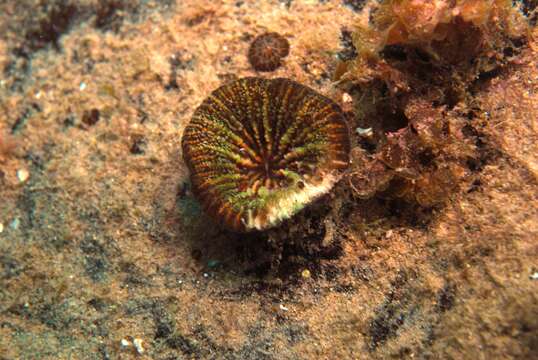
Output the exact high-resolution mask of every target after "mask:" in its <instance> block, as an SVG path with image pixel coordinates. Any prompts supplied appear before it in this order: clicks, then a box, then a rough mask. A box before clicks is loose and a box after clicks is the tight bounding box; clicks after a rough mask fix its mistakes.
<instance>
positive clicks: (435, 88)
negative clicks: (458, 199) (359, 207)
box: [334, 0, 529, 207]
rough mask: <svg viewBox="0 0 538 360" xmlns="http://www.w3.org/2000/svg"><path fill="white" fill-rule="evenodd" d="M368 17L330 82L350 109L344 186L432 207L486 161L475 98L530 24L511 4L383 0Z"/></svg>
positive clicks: (503, 0) (522, 41) (500, 0)
mask: <svg viewBox="0 0 538 360" xmlns="http://www.w3.org/2000/svg"><path fill="white" fill-rule="evenodd" d="M370 15H371V16H370V17H369V20H368V23H366V22H365V21H362V22H358V23H357V24H356V26H355V29H354V32H353V33H352V35H351V36H352V40H353V45H354V50H355V51H354V52H355V53H356V54H357V55H356V57H355V58H354V59H349V60H347V61H342V62H340V63H339V64H338V65H337V68H336V72H335V76H334V78H335V80H337V81H338V85H339V87H340V88H341V89H342V90H344V91H346V92H348V93H349V94H350V95H351V97H352V99H353V100H354V101H353V107H354V111H353V114H354V116H353V117H354V118H353V120H352V121H351V123H352V125H351V126H352V127H353V128H354V130H355V131H354V132H353V133H354V134H356V136H355V138H354V140H356V141H357V143H358V145H360V146H358V147H357V148H355V149H353V151H352V159H353V166H352V169H350V171H349V175H350V176H349V177H348V179H349V183H350V185H351V187H352V189H353V190H354V192H355V193H356V195H358V196H359V197H361V198H368V197H371V196H372V195H373V194H375V193H378V194H381V195H383V196H390V197H398V198H402V199H405V200H407V201H409V202H412V203H418V204H419V205H421V206H424V207H430V206H433V205H436V204H440V203H442V202H443V201H444V200H445V199H446V198H447V196H448V195H449V194H451V193H452V192H453V190H455V189H457V188H458V186H459V184H462V183H463V182H464V181H469V182H470V181H472V178H473V176H474V174H473V173H474V172H476V171H477V169H479V168H480V164H481V162H482V159H486V158H487V157H488V156H489V155H488V153H489V152H488V151H487V150H486V146H484V140H483V138H484V137H483V136H482V135H481V134H480V131H479V129H478V127H479V125H478V124H479V122H480V121H485V120H487V119H485V118H483V117H484V115H483V114H485V113H486V112H485V111H480V108H479V104H478V103H477V102H476V101H474V100H473V97H474V96H475V95H476V93H477V92H478V91H480V89H481V86H482V84H484V83H485V82H486V81H487V80H488V79H491V78H493V77H495V76H497V75H498V74H499V73H500V72H501V71H502V70H503V69H506V68H507V67H508V66H509V65H510V64H511V63H512V62H513V61H514V59H515V56H516V55H517V54H518V53H519V52H521V51H522V50H523V48H524V47H525V46H526V44H527V38H528V35H529V27H528V23H527V21H526V19H525V17H524V16H523V14H522V13H521V12H520V11H519V9H518V8H517V7H515V6H514V5H513V4H512V1H509V0H453V1H448V0H438V1H426V0H387V1H384V2H381V3H379V4H377V5H376V6H375V7H374V9H373V11H371V13H370ZM357 135H358V136H357Z"/></svg>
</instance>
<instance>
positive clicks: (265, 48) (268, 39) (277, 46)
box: [248, 32, 290, 71]
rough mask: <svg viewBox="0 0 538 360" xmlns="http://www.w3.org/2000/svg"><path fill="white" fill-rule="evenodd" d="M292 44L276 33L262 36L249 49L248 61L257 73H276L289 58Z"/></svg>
mask: <svg viewBox="0 0 538 360" xmlns="http://www.w3.org/2000/svg"><path fill="white" fill-rule="evenodd" d="M289 52H290V44H289V42H288V40H286V38H284V37H283V36H282V35H280V34H278V33H276V32H270V33H265V34H262V35H260V36H258V37H256V38H255V39H254V41H253V42H252V44H250V48H249V49H248V60H249V62H250V64H251V65H252V67H253V68H254V69H255V70H257V71H274V70H276V69H277V68H278V67H279V66H281V65H282V58H284V57H286V56H288V54H289Z"/></svg>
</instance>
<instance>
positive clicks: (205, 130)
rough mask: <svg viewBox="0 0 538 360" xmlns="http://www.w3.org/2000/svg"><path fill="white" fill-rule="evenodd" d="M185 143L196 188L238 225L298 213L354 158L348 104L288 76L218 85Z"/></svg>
mask: <svg viewBox="0 0 538 360" xmlns="http://www.w3.org/2000/svg"><path fill="white" fill-rule="evenodd" d="M182 143H183V157H184V159H185V161H186V163H187V165H188V166H189V168H190V170H191V179H192V187H193V192H194V194H195V195H196V196H197V197H198V198H199V199H200V201H201V203H202V205H203V207H204V208H205V210H206V211H207V212H208V213H210V214H211V215H212V216H213V217H214V218H215V219H217V220H218V221H219V222H221V223H222V224H223V225H225V226H227V227H228V228H230V229H232V230H236V231H249V230H255V229H257V230H262V229H266V228H269V227H272V226H275V225H277V224H279V223H280V222H282V221H283V220H285V219H287V218H289V217H291V216H293V215H294V214H295V213H297V212H298V211H300V210H301V209H302V208H303V207H304V206H306V205H307V204H308V203H310V202H311V201H312V200H314V199H316V198H318V197H320V196H321V195H323V194H325V193H327V192H328V191H329V190H330V189H331V188H332V186H333V185H334V184H335V183H336V182H337V181H338V180H339V177H340V176H339V174H340V170H342V169H345V168H346V167H347V166H348V158H349V136H348V129H347V126H346V124H345V122H344V117H343V114H342V112H341V110H340V108H339V107H338V106H337V105H336V104H335V103H334V102H333V101H331V100H330V99H328V98H326V97H324V96H322V95H320V94H318V93H316V92H315V91H314V90H312V89H310V88H307V87H305V86H303V85H300V84H298V83H296V82H293V81H290V80H287V79H274V80H265V79H261V78H244V79H240V80H237V81H234V82H231V83H228V84H227V85H224V86H222V87H220V88H219V89H217V90H215V91H214V92H213V93H212V94H211V96H210V97H208V98H207V99H206V100H205V101H204V102H203V103H202V105H200V107H199V108H198V109H197V110H196V112H195V113H194V115H193V117H192V120H191V122H190V124H189V125H188V126H187V128H186V129H185V132H184V135H183V140H182Z"/></svg>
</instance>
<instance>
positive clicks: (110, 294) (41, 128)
mask: <svg viewBox="0 0 538 360" xmlns="http://www.w3.org/2000/svg"><path fill="white" fill-rule="evenodd" d="M46 3H47V2H41V3H40V2H37V1H36V2H35V3H34V2H33V1H14V0H7V1H1V2H0V69H1V70H2V73H1V75H0V359H2V360H4V359H129V358H139V359H163V360H164V359H381V358H383V359H385V358H420V359H423V358H431V359H438V358H439V359H441V358H442V359H511V358H514V359H515V358H518V359H531V358H533V357H534V358H536V357H537V356H538V279H537V278H538V240H537V239H538V198H537V197H538V184H537V177H538V148H537V145H536V144H537V140H538V139H537V133H538V127H537V120H536V119H537V114H538V68H537V64H536V58H537V57H538V54H537V51H538V45H537V44H536V41H535V40H531V42H530V46H529V47H528V48H527V49H526V50H524V52H523V53H522V55H521V58H520V60H519V61H518V63H517V64H516V65H514V66H512V67H511V68H510V69H508V70H506V71H502V72H500V73H499V74H498V75H497V76H495V77H493V78H492V79H491V80H489V81H488V82H487V83H485V84H484V86H483V90H482V91H480V92H479V93H478V94H477V95H476V96H477V97H476V99H475V100H476V102H477V103H479V104H480V109H481V111H484V112H486V113H487V115H488V121H487V123H486V125H485V128H484V129H483V131H484V133H485V134H487V139H485V141H487V142H489V144H490V145H491V147H492V148H494V149H496V151H495V154H493V155H492V156H491V158H490V160H489V161H488V162H487V163H486V164H485V165H484V166H483V167H482V168H481V169H480V170H479V173H477V175H476V176H477V181H474V182H473V183H472V184H469V186H467V185H465V186H462V187H461V188H460V189H459V190H458V191H457V192H455V193H454V194H452V195H451V196H450V198H449V200H448V201H447V202H446V203H445V204H443V205H442V206H440V207H436V208H435V209H432V210H430V211H429V213H428V216H427V218H419V219H416V221H408V219H402V218H401V217H399V216H398V213H397V212H396V213H394V214H391V215H390V216H389V215H387V214H385V213H381V214H380V215H379V214H376V212H375V210H372V213H371V214H369V213H368V211H366V212H365V211H364V209H368V200H360V199H357V200H356V201H357V202H360V203H359V205H358V207H357V209H355V210H352V211H351V213H350V214H348V216H349V226H348V227H347V228H345V229H341V231H342V232H344V233H345V240H344V241H343V243H342V249H341V251H340V252H339V253H338V254H337V255H335V256H327V257H326V258H324V259H315V258H312V257H309V256H308V254H294V255H293V256H295V257H296V258H298V259H292V260H290V261H288V263H294V264H299V265H298V266H289V267H288V268H282V269H279V270H278V271H277V272H276V273H275V272H269V274H267V272H264V269H263V266H262V267H260V266H258V267H256V265H252V264H256V260H255V259H254V260H252V259H248V257H249V255H251V254H252V253H254V255H255V256H258V255H257V254H259V252H263V251H260V250H257V248H258V247H263V245H258V244H256V243H254V244H253V243H252V242H253V241H255V239H254V240H253V239H252V238H248V239H241V238H240V237H239V238H237V237H233V236H230V235H229V234H226V233H225V232H224V233H223V232H222V231H221V230H220V229H218V228H217V227H216V226H215V225H214V224H213V223H212V222H211V220H209V219H207V218H205V217H204V215H203V214H202V213H201V212H200V210H199V208H198V207H197V205H196V202H195V201H194V200H193V199H192V195H191V194H190V193H189V192H188V191H185V188H184V183H186V182H188V173H187V171H186V169H185V165H184V163H183V161H182V157H181V149H180V147H181V146H180V139H181V134H182V130H183V128H184V127H185V125H186V123H187V122H188V121H189V119H190V116H191V115H192V113H193V111H194V109H195V108H196V106H198V104H199V103H200V102H201V101H202V100H203V99H204V98H205V97H206V96H207V95H208V94H209V92H210V91H211V90H213V89H215V88H216V87H218V86H219V85H220V84H222V83H224V82H226V81H228V80H230V79H233V78H235V77H243V76H252V75H260V74H257V73H256V72H255V71H253V70H252V69H251V67H250V65H249V64H248V62H247V59H246V53H247V49H248V46H249V43H250V42H251V40H252V39H253V37H254V36H256V35H257V34H260V33H262V32H265V31H277V32H279V33H281V34H282V35H284V36H285V37H286V38H287V39H288V40H289V42H290V45H291V52H290V55H289V56H288V57H287V58H286V59H285V61H284V66H283V67H281V68H279V69H278V70H276V71H275V72H272V73H265V74H261V75H262V76H266V77H288V78H291V79H294V80H296V81H298V82H301V83H303V84H305V85H308V86H310V87H312V88H314V89H316V90H317V91H319V92H321V93H323V94H325V95H326V96H329V97H331V98H333V99H334V100H335V101H337V102H339V103H340V102H341V93H339V92H338V91H337V90H335V88H334V86H333V84H332V82H331V73H332V71H333V70H334V66H335V65H334V64H335V57H336V56H337V53H338V52H339V51H342V44H341V42H340V35H341V31H342V29H344V28H352V26H353V23H354V21H356V18H357V17H358V16H361V14H360V13H359V10H360V8H361V6H359V5H360V3H362V2H360V1H343V2H342V1H337V0H333V1H313V0H295V1H287V2H286V1H280V2H279V1H276V0H275V1H218V2H216V1H209V0H185V1H173V0H169V1H139V2H136V3H138V4H137V5H133V3H134V2H123V1H108V2H107V1H100V2H99V1H93V0H81V1H79V2H71V3H69V4H70V5H64V6H60V7H59V8H60V9H61V10H59V11H56V10H55V11H51V10H50V9H48V8H47V6H46V5H45V4H46ZM58 3H62V2H57V4H58ZM63 3H67V2H63ZM344 3H346V4H344ZM39 4H41V5H39ZM66 19H70V20H66ZM533 35H534V38H535V39H536V36H535V35H536V30H533ZM94 109H96V110H97V111H98V112H99V116H98V119H97V117H96V116H95V111H93V113H94V114H93V115H92V110H94ZM420 216H423V215H422V214H421V215H420ZM327 231H329V230H327ZM267 251H270V249H269V250H267ZM245 258H247V260H248V261H247V260H245ZM304 270H308V271H309V272H310V276H303V275H305V274H306V273H305V272H304ZM135 340H136V343H137V346H138V349H137V348H136V347H135V346H134V344H133V342H134V341H135Z"/></svg>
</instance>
